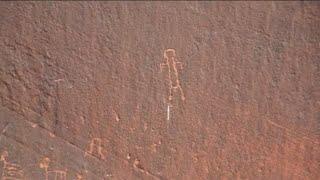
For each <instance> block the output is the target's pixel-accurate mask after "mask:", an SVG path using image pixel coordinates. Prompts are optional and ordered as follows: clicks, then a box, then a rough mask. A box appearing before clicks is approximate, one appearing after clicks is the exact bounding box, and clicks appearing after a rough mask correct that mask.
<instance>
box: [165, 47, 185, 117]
mask: <svg viewBox="0 0 320 180" xmlns="http://www.w3.org/2000/svg"><path fill="white" fill-rule="evenodd" d="M163 57H164V61H165V62H164V63H161V64H160V70H161V71H162V69H163V68H164V67H167V69H168V79H169V97H168V102H167V103H168V105H167V121H169V120H170V108H171V107H172V99H173V93H174V92H176V91H177V90H178V91H179V92H180V97H181V100H182V101H184V100H185V99H186V98H185V96H184V92H183V90H182V88H181V85H180V80H179V72H178V67H179V68H180V69H182V63H181V62H179V61H178V60H177V57H176V51H175V50H174V49H167V50H165V51H164V54H163Z"/></svg>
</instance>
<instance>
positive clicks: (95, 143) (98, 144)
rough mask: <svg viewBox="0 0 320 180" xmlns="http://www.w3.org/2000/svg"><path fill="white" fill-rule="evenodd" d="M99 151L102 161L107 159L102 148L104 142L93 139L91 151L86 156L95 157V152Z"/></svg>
mask: <svg viewBox="0 0 320 180" xmlns="http://www.w3.org/2000/svg"><path fill="white" fill-rule="evenodd" d="M95 151H97V153H98V156H100V158H101V159H105V158H106V157H105V155H104V154H103V152H102V151H103V148H102V140H101V138H93V139H92V140H91V142H90V145H89V150H88V151H86V152H85V156H87V155H88V154H91V155H94V152H95Z"/></svg>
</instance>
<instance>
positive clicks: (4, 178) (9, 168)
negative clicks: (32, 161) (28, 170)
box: [0, 151, 23, 180]
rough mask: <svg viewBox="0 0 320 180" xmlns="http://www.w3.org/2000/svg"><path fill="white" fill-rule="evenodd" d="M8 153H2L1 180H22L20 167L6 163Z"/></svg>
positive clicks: (0, 159)
mask: <svg viewBox="0 0 320 180" xmlns="http://www.w3.org/2000/svg"><path fill="white" fill-rule="evenodd" d="M8 156H9V153H8V152H7V151H3V152H2V154H1V158H0V161H2V162H3V168H2V174H1V180H9V179H10V180H19V179H23V170H22V168H21V166H20V165H18V164H14V163H10V162H8V160H7V158H8Z"/></svg>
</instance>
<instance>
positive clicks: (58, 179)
mask: <svg viewBox="0 0 320 180" xmlns="http://www.w3.org/2000/svg"><path fill="white" fill-rule="evenodd" d="M49 164H50V159H49V158H47V157H46V158H43V159H42V161H41V162H40V168H41V169H44V171H45V177H46V180H50V179H54V180H67V170H51V171H49V170H48V169H49Z"/></svg>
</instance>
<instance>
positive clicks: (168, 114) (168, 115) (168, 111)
mask: <svg viewBox="0 0 320 180" xmlns="http://www.w3.org/2000/svg"><path fill="white" fill-rule="evenodd" d="M170 106H171V105H170V104H168V106H167V121H170Z"/></svg>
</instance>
